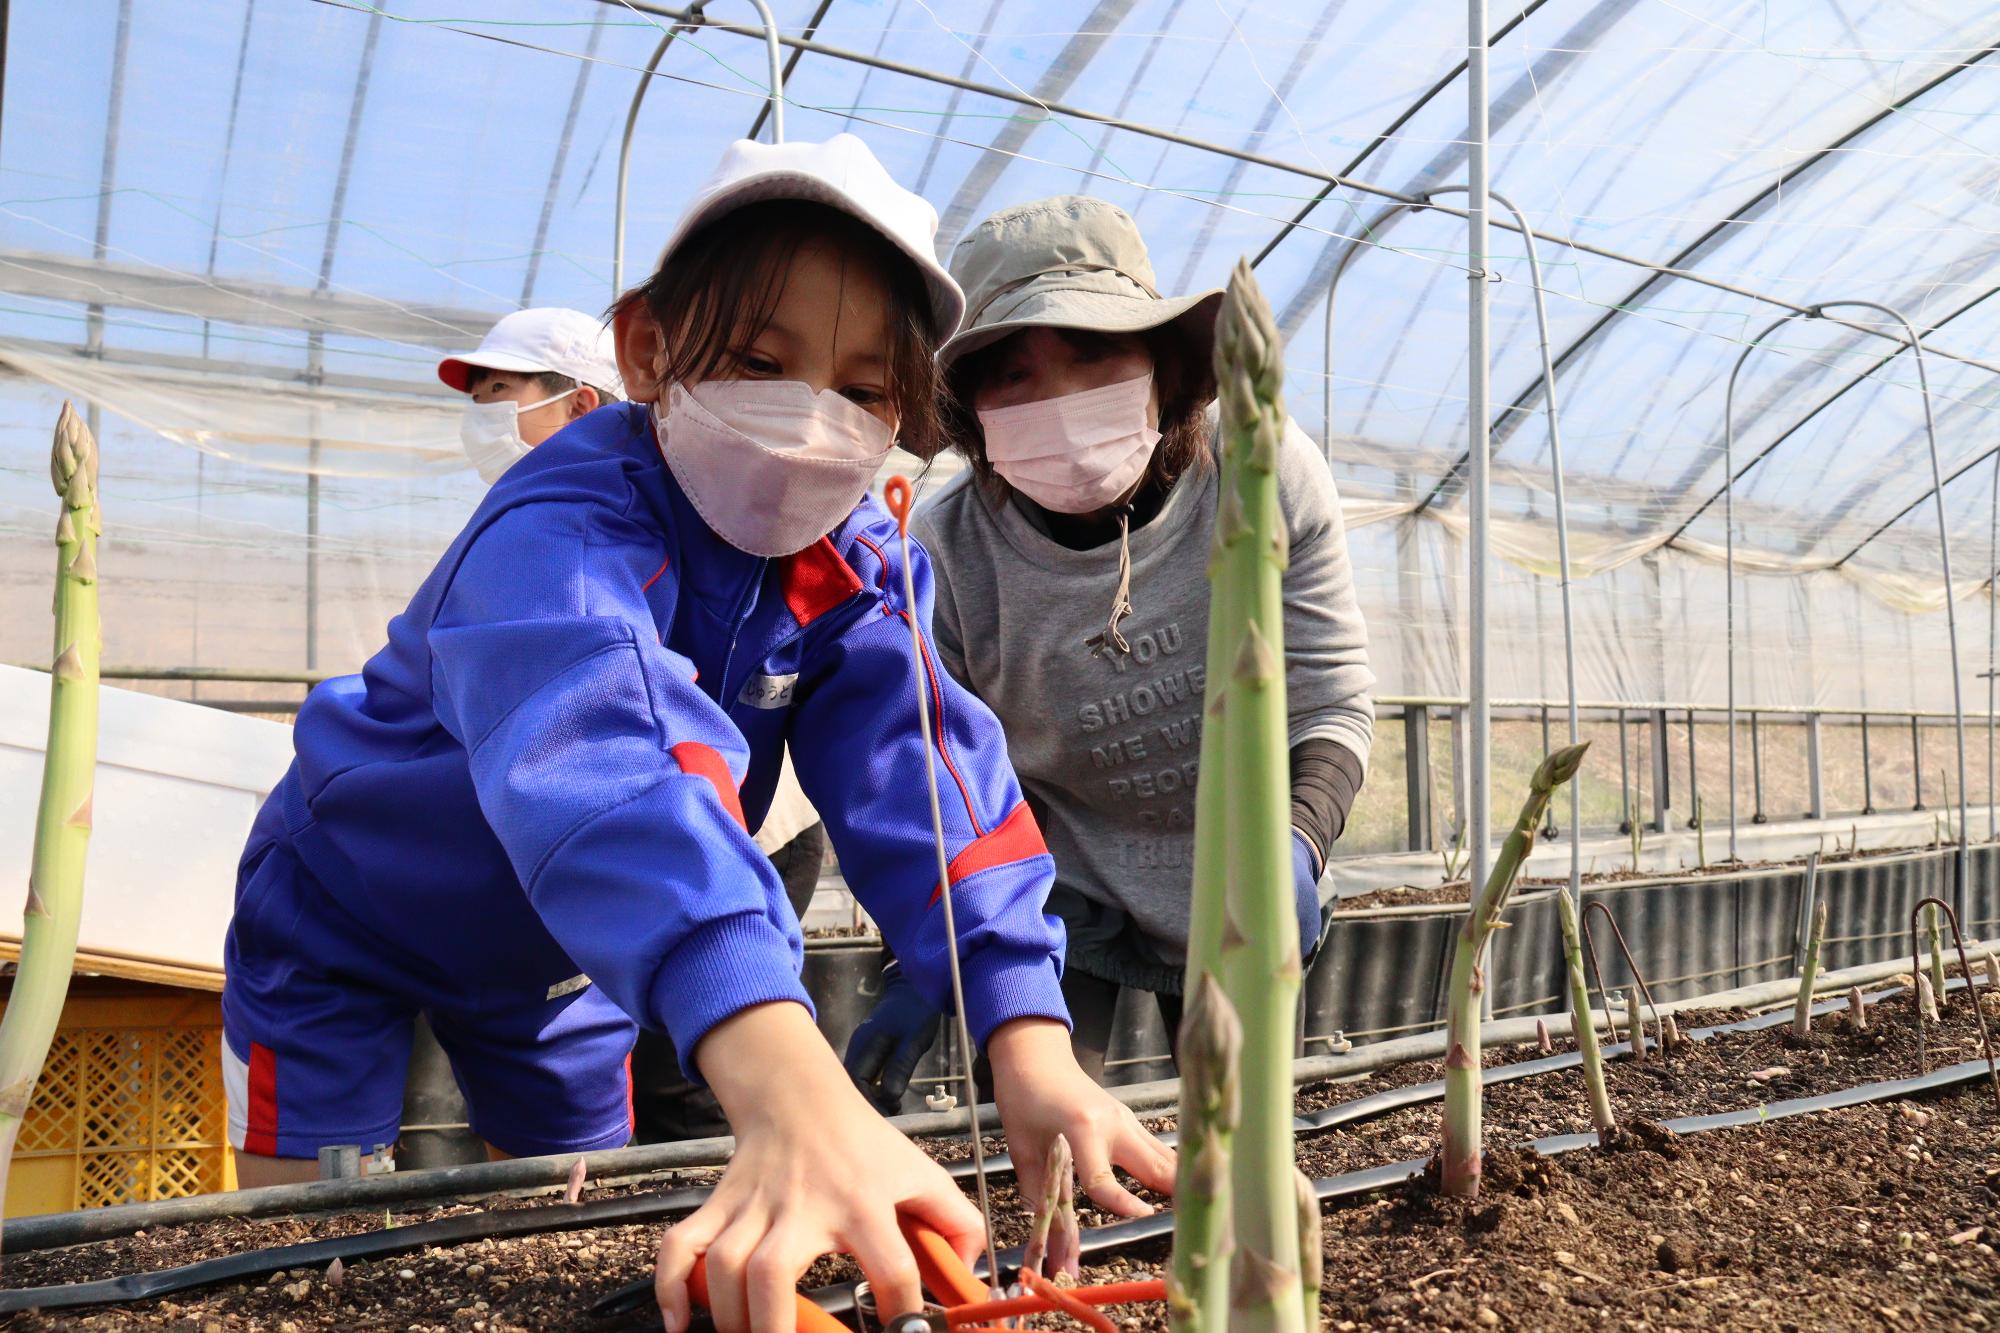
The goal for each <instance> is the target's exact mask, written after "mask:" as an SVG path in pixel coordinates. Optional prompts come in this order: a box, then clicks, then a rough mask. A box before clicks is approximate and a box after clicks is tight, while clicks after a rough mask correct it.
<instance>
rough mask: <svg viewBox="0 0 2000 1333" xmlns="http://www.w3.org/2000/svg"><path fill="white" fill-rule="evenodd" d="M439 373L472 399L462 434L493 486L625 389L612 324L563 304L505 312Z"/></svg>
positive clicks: (468, 453)
mask: <svg viewBox="0 0 2000 1333" xmlns="http://www.w3.org/2000/svg"><path fill="white" fill-rule="evenodd" d="M438 378H439V379H441V380H443V381H444V382H445V383H446V384H448V385H450V386H451V387H452V388H454V389H456V390H458V391H459V392H460V393H462V394H465V395H466V396H467V397H468V398H470V399H471V401H470V402H468V403H467V404H466V405H465V416H464V418H463V420H461V421H460V423H459V439H460V441H461V442H462V443H463V444H464V446H465V456H466V458H467V459H469V460H470V461H471V463H472V466H473V467H474V468H476V469H477V470H478V472H479V478H480V480H481V481H484V482H485V483H486V484H487V485H488V486H491V485H492V484H493V483H494V482H496V481H498V480H500V476H501V474H502V473H504V472H505V471H506V470H507V469H508V468H510V467H512V466H513V465H514V461H515V460H516V459H518V458H520V457H521V456H522V455H523V454H525V453H527V452H528V450H530V449H532V448H534V447H535V446H536V445H538V444H540V443H542V442H543V441H544V440H546V439H548V438H549V437H550V436H551V435H554V434H555V433H556V432H557V431H559V430H561V429H562V428H563V427H564V426H567V425H568V424H569V423H570V422H572V421H575V420H576V419H577V418H578V417H582V416H587V415H589V414H590V413H592V412H594V411H596V410H597V409H598V408H599V407H601V406H603V405H604V404H605V403H615V402H617V401H618V400H619V399H620V398H622V397H624V387H623V383H622V381H620V379H619V377H618V360H617V356H616V354H615V353H614V352H613V351H612V346H611V330H610V329H608V328H606V327H605V324H604V321H603V320H600V319H598V318H597V317H596V316H594V315H586V314H584V313H583V312H582V311H581V310H565V309H563V308H561V307H560V306H537V307H535V308H534V309H531V310H516V311H515V312H514V313H513V314H511V315H506V316H503V317H502V318H501V319H500V320H499V321H498V322H497V323H495V324H494V325H493V327H492V328H490V329H488V330H487V331H486V336H485V337H484V338H482V339H481V340H480V342H479V346H478V348H477V349H475V350H473V351H470V352H455V353H453V354H452V355H450V356H448V357H446V358H444V359H443V360H442V361H440V362H438Z"/></svg>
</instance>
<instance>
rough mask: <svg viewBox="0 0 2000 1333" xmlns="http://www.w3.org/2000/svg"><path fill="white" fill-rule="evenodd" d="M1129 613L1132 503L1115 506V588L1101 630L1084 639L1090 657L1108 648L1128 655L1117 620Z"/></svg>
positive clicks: (1128, 650) (1130, 647) (1098, 655)
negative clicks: (1116, 528)
mask: <svg viewBox="0 0 2000 1333" xmlns="http://www.w3.org/2000/svg"><path fill="white" fill-rule="evenodd" d="M1131 614H1132V506H1131V505H1129V504H1124V505H1120V506H1118V591H1117V592H1115V593H1113V594H1112V596H1111V614H1110V616H1109V617H1108V618H1107V619H1106V620H1105V622H1104V633H1102V634H1097V635H1093V636H1091V638H1090V639H1088V640H1086V644H1087V646H1088V647H1089V649H1090V655H1091V656H1092V657H1102V656H1104V654H1105V653H1107V652H1109V651H1110V650H1111V649H1113V648H1116V649H1117V650H1118V651H1119V652H1121V653H1124V654H1126V655H1127V656H1130V655H1131V652H1132V645H1131V644H1129V643H1127V642H1126V641H1125V635H1124V634H1123V633H1122V632H1121V631H1120V630H1119V628H1118V625H1119V622H1120V621H1122V620H1124V619H1125V617H1127V616H1129V615H1131Z"/></svg>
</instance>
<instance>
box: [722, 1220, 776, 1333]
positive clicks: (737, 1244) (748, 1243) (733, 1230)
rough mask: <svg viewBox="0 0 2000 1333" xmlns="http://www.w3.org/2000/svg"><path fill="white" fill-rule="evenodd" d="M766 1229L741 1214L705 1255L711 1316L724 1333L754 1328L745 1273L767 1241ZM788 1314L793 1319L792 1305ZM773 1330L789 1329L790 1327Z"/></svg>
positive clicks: (734, 1332) (737, 1332)
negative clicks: (760, 1245)
mask: <svg viewBox="0 0 2000 1333" xmlns="http://www.w3.org/2000/svg"><path fill="white" fill-rule="evenodd" d="M763 1230H764V1229H763V1226H762V1224H761V1223H753V1222H752V1221H751V1220H750V1219H748V1218H746V1217H745V1216H743V1215H742V1214H738V1215H737V1216H736V1217H734V1218H732V1219H731V1221H730V1225H729V1226H728V1228H727V1229H726V1230H724V1231H723V1233H722V1234H721V1235H720V1236H717V1237H716V1238H715V1241H714V1243H713V1244H711V1245H710V1246H709V1247H708V1253H707V1254H706V1255H704V1256H703V1259H704V1261H705V1268H706V1271H707V1274H708V1313H709V1315H710V1316H711V1317H713V1318H714V1320H715V1326H716V1327H717V1328H718V1329H721V1330H722V1333H747V1331H748V1330H750V1329H751V1328H752V1325H751V1323H750V1301H749V1297H748V1296H747V1295H746V1292H745V1287H746V1281H745V1274H746V1272H747V1270H748V1269H749V1267H750V1256H751V1255H752V1254H754V1253H755V1252H756V1250H757V1246H758V1244H759V1243H760V1242H761V1241H762V1240H763V1238H764V1237H763ZM785 1313H786V1315H787V1317H790V1315H791V1313H792V1311H791V1308H790V1307H789V1306H788V1307H787V1308H786V1312H785ZM770 1327H771V1328H772V1329H773V1330H777V1329H785V1330H789V1329H790V1328H791V1325H790V1324H788V1323H787V1324H775V1325H770Z"/></svg>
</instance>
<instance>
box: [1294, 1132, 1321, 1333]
mask: <svg viewBox="0 0 2000 1333" xmlns="http://www.w3.org/2000/svg"><path fill="white" fill-rule="evenodd" d="M1292 1184H1293V1186H1294V1187H1295V1188H1296V1189H1297V1190H1298V1197H1299V1282H1300V1295H1301V1297H1302V1299H1303V1303H1304V1305H1305V1312H1306V1327H1308V1328H1317V1327H1318V1326H1319V1288H1320V1282H1321V1280H1322V1279H1323V1278H1324V1277H1325V1273H1326V1251H1325V1250H1324V1249H1323V1248H1322V1246H1321V1241H1320V1221H1319V1193H1318V1191H1316V1190H1314V1189H1313V1183H1312V1179H1311V1177H1309V1176H1307V1175H1306V1173H1305V1172H1303V1171H1300V1170H1298V1169H1297V1168H1293V1170H1292Z"/></svg>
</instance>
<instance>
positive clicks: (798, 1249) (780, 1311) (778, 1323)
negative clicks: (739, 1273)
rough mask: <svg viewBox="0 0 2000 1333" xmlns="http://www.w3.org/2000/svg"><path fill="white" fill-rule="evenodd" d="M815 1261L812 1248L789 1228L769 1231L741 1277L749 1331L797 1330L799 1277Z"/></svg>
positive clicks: (780, 1332)
mask: <svg viewBox="0 0 2000 1333" xmlns="http://www.w3.org/2000/svg"><path fill="white" fill-rule="evenodd" d="M818 1257H819V1256H818V1252H817V1250H816V1249H815V1247H814V1246H813V1245H812V1244H811V1243H810V1242H802V1241H801V1240H800V1239H799V1237H798V1236H797V1235H796V1234H795V1233H794V1231H793V1230H792V1229H791V1228H789V1227H783V1226H780V1227H776V1228H774V1229H772V1230H771V1231H770V1232H769V1233H768V1234H766V1235H765V1237H764V1239H763V1240H762V1241H760V1242H759V1243H758V1245H757V1248H756V1250H755V1251H753V1252H752V1254H751V1255H750V1262H749V1264H748V1265H747V1267H746V1268H745V1270H744V1274H743V1280H744V1295H745V1299H746V1300H747V1302H748V1306H749V1311H750V1327H751V1328H752V1329H753V1330H755V1331H756V1333H764V1331H765V1330H770V1333H791V1330H793V1329H795V1328H796V1327H797V1326H798V1314H799V1294H798V1292H799V1274H801V1273H803V1272H805V1271H806V1265H808V1264H810V1263H811V1262H812V1261H813V1260H814V1259H816V1258H818Z"/></svg>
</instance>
